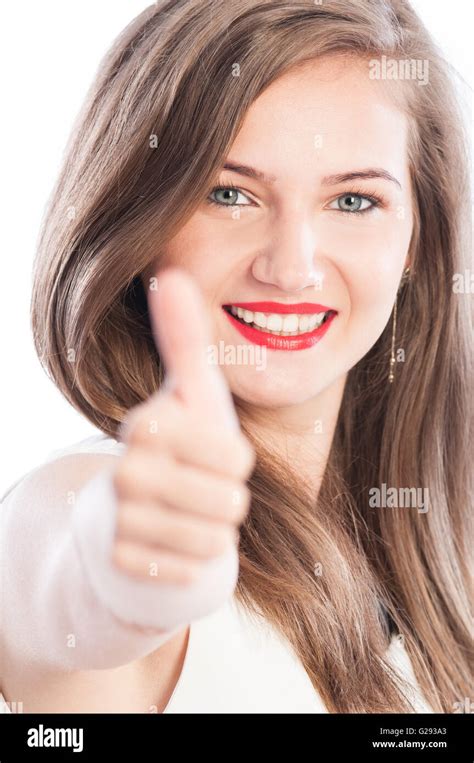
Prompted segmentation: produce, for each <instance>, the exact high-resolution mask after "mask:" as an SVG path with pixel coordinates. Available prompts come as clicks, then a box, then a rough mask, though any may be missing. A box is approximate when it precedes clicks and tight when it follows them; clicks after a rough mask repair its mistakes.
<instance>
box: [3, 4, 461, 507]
mask: <svg viewBox="0 0 474 763" xmlns="http://www.w3.org/2000/svg"><path fill="white" fill-rule="evenodd" d="M349 1H350V0H348V2H349ZM149 4H150V3H147V2H141V1H140V0H101V1H100V2H97V0H94V2H92V0H81V2H80V3H60V2H53V1H52V0H42V2H37V1H35V0H28V1H27V2H21V3H10V4H9V5H6V4H3V8H2V11H1V14H0V16H1V22H2V24H1V27H2V43H1V51H0V56H1V59H3V60H1V61H0V64H1V72H2V80H3V83H2V107H3V108H2V119H1V122H0V126H1V130H2V133H3V137H2V140H1V144H0V145H1V152H2V172H1V175H2V182H1V193H2V199H1V211H2V228H1V241H2V269H1V272H2V275H3V280H2V298H1V300H0V311H1V313H0V324H1V326H2V337H1V341H2V344H1V356H0V357H1V368H2V373H1V377H0V378H1V402H2V408H1V420H2V427H1V438H0V442H1V449H2V451H1V453H0V457H1V466H2V468H1V473H0V495H1V494H2V493H3V492H4V490H5V489H6V488H7V487H8V486H9V485H10V484H11V483H13V482H14V481H15V480H16V479H18V478H19V477H20V476H21V475H23V474H24V473H25V472H27V471H28V470H29V469H32V468H33V467H35V466H36V465H38V464H39V463H41V461H42V460H43V459H44V458H45V457H46V456H47V455H48V454H49V453H50V451H52V450H53V449H56V448H60V447H63V446H66V445H69V444H72V443H74V442H75V441H77V440H80V439H82V438H84V437H87V436H89V435H90V434H95V433H96V431H97V430H95V429H94V428H93V427H92V425H91V424H89V423H88V421H87V420H86V419H85V418H83V417H82V416H81V415H80V414H79V413H76V412H75V410H74V409H73V408H72V407H71V406H70V405H69V404H68V403H67V402H66V401H65V400H64V399H63V397H62V396H61V394H60V393H59V391H58V390H57V389H56V387H55V386H54V385H53V383H52V382H50V381H49V380H48V378H47V377H46V375H45V373H44V371H43V370H42V368H41V366H40V363H39V360H38V359H37V357H36V354H35V351H34V348H33V342H32V338H31V330H30V324H29V303H30V294H31V269H32V263H33V257H34V253H35V248H36V244H37V237H38V233H39V228H40V223H41V219H42V215H43V211H44V206H45V203H46V200H47V198H48V196H49V194H50V192H51V189H52V186H53V183H54V181H55V178H56V175H57V172H58V169H59V166H60V162H61V156H62V152H63V148H64V145H65V143H66V139H67V137H68V135H69V131H70V129H71V125H72V122H73V119H74V117H75V115H76V113H77V111H78V110H79V107H80V105H81V103H82V100H83V97H84V95H85V93H86V90H87V88H88V86H89V84H90V82H91V81H92V79H93V77H94V74H95V72H96V69H97V66H98V64H99V61H100V59H101V58H102V56H103V54H104V53H105V51H106V49H107V48H108V47H109V45H110V44H111V42H112V41H113V39H114V38H115V37H116V35H117V34H118V33H119V32H120V31H121V29H123V27H124V26H126V24H127V23H128V22H129V21H131V19H132V18H134V17H135V16H136V15H137V14H138V13H139V12H140V11H142V10H143V9H144V8H146V7H147V6H148V5H149ZM412 4H413V6H414V7H415V9H416V10H417V11H418V13H419V14H420V16H421V18H422V19H423V21H424V23H425V24H426V26H427V27H428V29H429V30H430V31H431V33H432V35H433V36H434V38H435V40H436V41H437V42H438V44H439V45H440V47H441V48H442V50H443V51H444V53H445V56H446V58H447V59H448V60H449V61H450V62H451V63H452V64H453V65H454V67H455V68H456V69H457V71H458V72H459V74H460V76H461V78H462V80H463V81H464V82H465V83H470V87H472V56H471V49H472V3H471V2H470V0H451V1H450V2H449V3H446V2H443V1H442V0H413V2H412ZM470 87H466V86H465V85H464V86H463V96H462V97H463V100H464V102H465V104H466V107H467V110H468V112H469V110H470V108H472V106H471V97H470V92H471V91H470Z"/></svg>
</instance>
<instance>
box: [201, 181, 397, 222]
mask: <svg viewBox="0 0 474 763" xmlns="http://www.w3.org/2000/svg"><path fill="white" fill-rule="evenodd" d="M229 188H231V189H232V190H233V191H239V192H240V193H242V194H243V195H244V196H246V194H245V193H244V191H242V189H241V188H239V186H237V185H234V183H232V182H229V183H226V184H225V185H216V186H214V188H213V189H212V190H211V194H212V193H214V192H215V191H226V190H227V189H229ZM344 196H360V198H361V199H365V200H366V201H370V203H371V206H370V207H366V209H361V210H356V211H355V212H348V211H347V210H345V209H331V210H330V211H331V212H338V213H339V214H343V215H349V216H350V217H354V215H365V214H366V213H368V212H372V211H373V210H374V209H376V208H377V207H385V206H386V205H387V202H386V200H385V199H384V197H383V196H382V195H381V194H379V193H377V192H375V191H369V192H368V191H366V190H364V189H362V188H359V189H355V188H354V189H351V190H349V191H344V193H340V194H339V196H336V198H334V199H331V202H330V203H332V202H333V201H337V200H338V199H342V198H343V197H344ZM206 201H207V202H208V203H209V204H214V205H215V206H216V207H219V208H220V209H222V208H223V207H224V208H225V207H227V208H230V209H232V208H233V207H245V206H248V205H247V204H222V203H221V202H220V201H216V200H215V199H211V198H210V195H209V196H208V197H207V199H206Z"/></svg>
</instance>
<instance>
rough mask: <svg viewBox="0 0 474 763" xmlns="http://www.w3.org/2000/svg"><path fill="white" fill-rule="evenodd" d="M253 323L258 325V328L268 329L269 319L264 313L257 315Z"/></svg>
mask: <svg viewBox="0 0 474 763" xmlns="http://www.w3.org/2000/svg"><path fill="white" fill-rule="evenodd" d="M253 322H254V323H256V324H257V326H260V328H262V329H266V328H267V317H266V315H265V314H264V313H255V315H254V317H253Z"/></svg>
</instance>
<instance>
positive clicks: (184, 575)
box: [178, 562, 201, 585]
mask: <svg viewBox="0 0 474 763" xmlns="http://www.w3.org/2000/svg"><path fill="white" fill-rule="evenodd" d="M200 575H201V568H200V566H199V565H197V564H192V563H191V562H186V563H185V564H183V565H182V567H181V568H180V571H179V578H178V580H179V582H180V583H182V584H184V585H190V584H192V583H197V582H198V580H199V578H200Z"/></svg>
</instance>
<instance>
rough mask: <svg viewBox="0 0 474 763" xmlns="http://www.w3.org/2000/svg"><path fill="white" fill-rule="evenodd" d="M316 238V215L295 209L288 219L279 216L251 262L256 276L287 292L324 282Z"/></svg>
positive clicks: (257, 278) (258, 279)
mask: <svg viewBox="0 0 474 763" xmlns="http://www.w3.org/2000/svg"><path fill="white" fill-rule="evenodd" d="M290 217H291V219H290ZM316 239H317V234H316V225H315V221H314V218H313V220H310V219H308V218H307V217H304V218H303V217H302V215H301V214H298V213H297V212H295V211H293V214H292V215H291V216H290V215H288V216H287V217H286V218H285V219H283V218H280V219H279V221H278V223H277V224H276V225H275V226H274V228H273V232H272V236H271V241H268V243H267V244H266V246H265V249H264V250H263V251H261V252H260V253H259V254H258V255H257V256H256V257H255V259H254V261H253V263H252V274H253V276H254V278H256V280H257V281H260V282H261V283H264V284H268V285H271V286H275V287H277V288H278V289H280V290H281V291H288V292H298V291H302V290H303V289H306V288H307V287H308V286H317V285H319V286H321V284H322V282H323V280H324V271H323V269H322V261H321V254H322V253H321V252H319V251H318V249H319V246H318V242H317V240H316Z"/></svg>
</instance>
